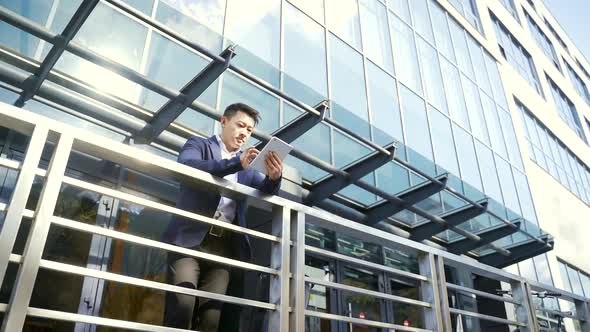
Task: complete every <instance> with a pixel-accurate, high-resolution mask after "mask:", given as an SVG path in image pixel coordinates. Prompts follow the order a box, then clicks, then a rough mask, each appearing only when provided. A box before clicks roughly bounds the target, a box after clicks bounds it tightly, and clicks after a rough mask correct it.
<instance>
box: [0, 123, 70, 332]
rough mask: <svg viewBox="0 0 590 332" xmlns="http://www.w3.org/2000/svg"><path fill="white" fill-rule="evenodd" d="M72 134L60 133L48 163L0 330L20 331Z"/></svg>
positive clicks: (68, 152) (60, 182)
mask: <svg viewBox="0 0 590 332" xmlns="http://www.w3.org/2000/svg"><path fill="white" fill-rule="evenodd" d="M72 144H73V137H72V136H70V135H67V134H61V135H60V138H59V142H58V143H57V144H56V146H55V151H54V153H53V156H52V157H51V162H50V163H49V169H48V171H47V176H46V177H45V184H44V186H43V190H42V192H41V196H40V198H39V202H38V204H37V208H36V211H35V217H34V218H33V222H32V225H31V231H30V233H29V237H28V238H27V244H26V246H25V249H24V252H23V260H22V263H21V266H20V268H19V270H18V274H17V277H16V281H15V283H14V288H13V289H12V294H11V295H10V299H9V302H8V308H7V311H6V316H5V317H4V322H3V324H2V328H1V329H0V331H1V332H13V331H22V329H23V325H24V323H25V318H26V315H27V307H28V306H29V302H30V299H31V294H32V293H33V288H34V286H35V280H36V278H37V273H38V272H39V264H40V262H41V257H42V255H43V249H44V247H45V242H46V241H47V235H48V234H49V227H50V226H51V218H52V217H53V211H54V210H55V204H56V202H57V197H58V195H59V190H60V188H61V184H62V180H63V177H64V173H65V170H66V166H67V164H68V159H69V156H70V152H71V149H72Z"/></svg>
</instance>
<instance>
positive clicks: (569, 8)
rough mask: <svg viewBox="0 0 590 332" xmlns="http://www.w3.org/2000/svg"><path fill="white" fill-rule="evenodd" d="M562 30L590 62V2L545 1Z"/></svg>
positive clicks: (577, 0)
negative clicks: (589, 34) (589, 35)
mask: <svg viewBox="0 0 590 332" xmlns="http://www.w3.org/2000/svg"><path fill="white" fill-rule="evenodd" d="M543 1H544V2H545V4H546V5H547V7H548V8H549V10H550V11H551V13H552V14H553V17H555V18H556V19H557V21H558V22H559V25H561V28H562V30H564V31H565V32H566V33H567V35H568V36H569V38H570V40H571V41H573V42H574V44H576V46H577V48H578V50H580V52H582V54H584V56H585V57H586V59H587V60H588V62H590V38H588V32H589V31H590V21H589V20H588V15H589V14H590V1H589V0H543Z"/></svg>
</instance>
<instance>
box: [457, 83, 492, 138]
mask: <svg viewBox="0 0 590 332" xmlns="http://www.w3.org/2000/svg"><path fill="white" fill-rule="evenodd" d="M461 82H462V85H463V91H464V93H465V104H466V105H467V112H468V113H469V120H470V123H471V132H472V133H473V135H474V136H475V137H477V138H479V139H480V140H482V141H484V142H486V143H489V141H490V139H489V137H488V129H487V127H486V122H485V118H484V115H483V110H482V108H481V101H480V99H479V89H478V88H477V86H476V85H475V83H473V82H472V81H471V80H470V79H468V78H467V76H464V75H463V74H461Z"/></svg>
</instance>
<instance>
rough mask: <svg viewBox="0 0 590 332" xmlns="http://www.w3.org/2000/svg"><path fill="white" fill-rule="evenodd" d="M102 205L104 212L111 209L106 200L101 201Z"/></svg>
mask: <svg viewBox="0 0 590 332" xmlns="http://www.w3.org/2000/svg"><path fill="white" fill-rule="evenodd" d="M102 205H104V209H105V211H110V210H111V208H110V207H109V201H107V200H104V201H102Z"/></svg>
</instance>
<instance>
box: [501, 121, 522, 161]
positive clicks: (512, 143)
mask: <svg viewBox="0 0 590 332" xmlns="http://www.w3.org/2000/svg"><path fill="white" fill-rule="evenodd" d="M498 115H499V116H500V123H501V124H502V132H503V133H504V139H505V140H506V146H507V147H508V156H509V157H510V161H511V162H512V163H513V164H514V165H516V167H519V168H520V169H523V167H524V165H523V164H522V157H521V155H520V150H519V149H518V141H517V139H516V134H515V133H514V126H513V125H512V118H511V117H510V114H508V113H506V112H505V111H503V110H501V112H498Z"/></svg>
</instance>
